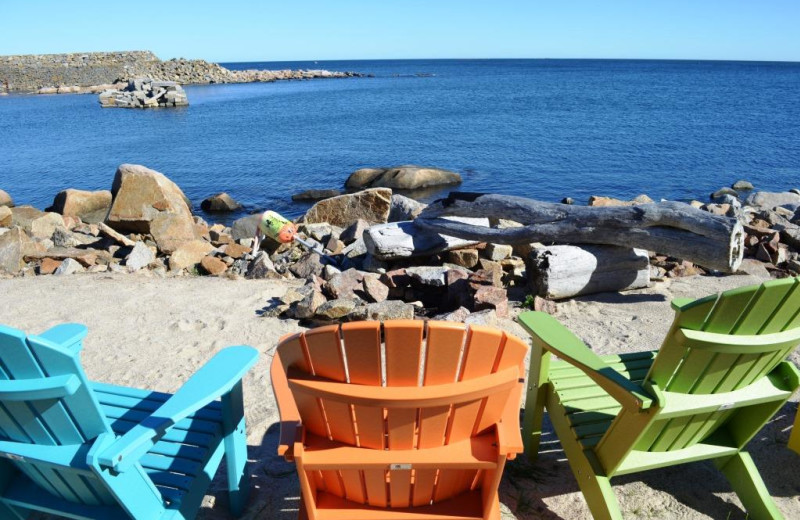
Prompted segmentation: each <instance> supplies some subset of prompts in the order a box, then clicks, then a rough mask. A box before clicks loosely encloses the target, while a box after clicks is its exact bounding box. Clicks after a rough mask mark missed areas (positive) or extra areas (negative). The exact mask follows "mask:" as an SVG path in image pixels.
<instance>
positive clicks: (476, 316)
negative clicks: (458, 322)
mask: <svg viewBox="0 0 800 520" xmlns="http://www.w3.org/2000/svg"><path fill="white" fill-rule="evenodd" d="M497 322H498V320H497V313H496V312H495V311H494V310H492V309H487V310H483V311H478V312H473V313H472V314H470V315H469V316H467V317H466V319H464V323H466V324H467V325H482V326H485V327H496V326H497Z"/></svg>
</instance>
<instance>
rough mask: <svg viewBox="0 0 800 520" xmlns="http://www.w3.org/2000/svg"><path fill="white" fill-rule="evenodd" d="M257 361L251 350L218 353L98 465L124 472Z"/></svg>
mask: <svg viewBox="0 0 800 520" xmlns="http://www.w3.org/2000/svg"><path fill="white" fill-rule="evenodd" d="M257 358H258V351H257V350H256V349H254V348H252V347H246V346H238V347H228V348H226V349H223V350H221V351H220V352H218V353H217V354H216V355H215V356H214V357H213V358H211V359H210V360H209V361H208V362H207V363H206V364H205V365H203V366H202V367H201V368H200V370H198V371H197V372H195V374H194V375H193V376H192V377H190V378H189V380H188V381H186V383H184V385H183V386H182V387H181V388H180V389H179V390H178V391H177V392H175V394H174V395H173V396H172V397H170V398H169V399H168V400H167V401H166V402H165V403H164V404H162V405H161V406H160V407H159V408H158V409H157V410H155V411H154V412H153V413H151V414H150V415H149V416H147V417H145V418H144V419H143V420H142V421H141V422H140V423H139V424H137V425H136V426H134V427H133V428H131V429H130V430H129V431H128V432H127V433H126V434H125V435H123V436H122V437H120V438H119V439H117V440H116V441H114V443H113V444H111V445H110V446H108V448H106V449H105V450H103V451H102V453H100V454H99V456H98V458H97V460H98V462H99V463H100V464H101V465H103V466H106V467H109V468H113V469H114V470H115V471H125V470H126V469H127V468H129V467H130V466H132V465H133V464H135V463H136V462H137V461H138V460H139V458H140V457H141V456H142V455H144V454H145V453H147V452H148V451H149V450H150V449H151V448H152V447H153V445H154V444H155V443H156V442H158V440H159V439H160V438H161V437H162V436H163V435H164V434H165V433H166V432H167V430H169V429H170V428H171V427H172V426H174V425H175V424H176V423H178V422H179V421H181V420H183V419H185V418H186V417H188V416H189V415H191V414H192V413H194V412H196V411H197V410H199V409H200V408H203V407H204V406H206V405H208V404H209V403H210V402H212V401H214V400H216V399H217V398H219V397H220V396H222V395H224V394H227V393H228V392H230V391H231V389H232V388H233V387H234V385H236V384H237V383H238V382H239V381H241V380H242V378H243V377H244V375H245V374H246V373H247V371H248V370H250V368H251V367H252V366H253V364H254V363H255V362H256V359H257Z"/></svg>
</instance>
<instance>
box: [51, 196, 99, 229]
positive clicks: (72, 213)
mask: <svg viewBox="0 0 800 520" xmlns="http://www.w3.org/2000/svg"><path fill="white" fill-rule="evenodd" d="M110 207H111V192H110V191H108V190H100V191H84V190H75V189H72V188H70V189H67V190H64V191H61V192H59V193H58V195H56V197H55V199H53V205H52V206H50V207H49V208H47V210H48V211H54V212H56V213H61V214H62V215H64V216H65V217H78V218H80V219H81V220H82V221H84V222H89V223H92V224H96V223H98V222H102V221H103V220H104V219H105V217H106V214H107V213H108V209H109V208H110Z"/></svg>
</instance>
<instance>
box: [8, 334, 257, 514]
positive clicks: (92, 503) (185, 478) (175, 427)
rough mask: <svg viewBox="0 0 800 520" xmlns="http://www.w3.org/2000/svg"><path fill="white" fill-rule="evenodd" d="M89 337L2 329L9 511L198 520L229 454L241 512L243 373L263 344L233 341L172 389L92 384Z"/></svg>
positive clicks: (234, 501) (244, 481) (234, 503)
mask: <svg viewBox="0 0 800 520" xmlns="http://www.w3.org/2000/svg"><path fill="white" fill-rule="evenodd" d="M86 333H87V330H86V327H84V326H83V325H77V324H64V325H59V326H56V327H53V328H52V329H50V330H48V331H47V332H45V333H43V334H41V335H39V336H27V337H26V336H25V334H24V333H23V332H21V331H18V330H15V329H12V328H9V327H4V326H0V518H2V519H23V518H27V516H28V514H29V513H30V512H31V511H42V512H45V513H50V514H55V515H60V516H64V517H67V518H73V519H108V520H112V519H114V520H116V519H122V518H134V519H137V520H139V519H141V520H156V519H158V520H166V519H181V518H194V517H195V515H196V513H197V510H198V509H199V507H200V503H201V502H202V499H203V496H204V495H205V491H206V490H207V488H208V485H209V483H210V482H211V479H212V478H213V476H214V473H215V472H216V469H217V467H218V466H219V464H220V462H221V459H222V456H223V455H225V458H226V462H227V477H228V489H229V490H230V507H231V511H232V512H233V513H234V514H237V515H238V514H239V513H241V511H242V510H243V507H244V505H245V503H246V500H247V494H248V490H249V483H248V475H247V474H246V473H245V472H244V466H245V462H246V460H247V453H246V449H247V444H246V439H245V424H244V413H243V405H242V377H243V376H244V374H245V373H246V372H247V371H248V370H249V369H250V367H252V366H253V363H255V361H256V358H257V357H258V352H257V351H256V350H255V349H253V348H251V347H242V346H240V347H230V348H226V349H224V350H222V351H221V352H219V353H218V354H217V355H215V356H214V357H213V358H212V359H211V360H210V361H209V362H208V363H207V364H206V365H205V366H203V367H202V368H201V369H200V370H198V371H197V373H195V374H194V375H193V376H192V377H191V378H190V379H189V380H188V381H187V382H186V383H185V384H184V385H183V387H182V388H181V389H180V390H178V391H177V392H176V393H175V394H174V395H170V394H163V393H158V392H149V391H146V390H136V389H133V388H126V387H122V386H114V385H108V384H101V383H94V382H90V381H89V380H88V379H87V378H86V375H85V374H84V372H83V369H82V368H81V365H80V359H79V353H80V350H81V348H82V340H83V338H84V337H85V336H86Z"/></svg>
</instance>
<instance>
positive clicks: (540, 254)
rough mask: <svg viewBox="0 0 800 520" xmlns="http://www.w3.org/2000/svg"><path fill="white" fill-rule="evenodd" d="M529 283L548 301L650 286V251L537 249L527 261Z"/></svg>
mask: <svg viewBox="0 0 800 520" xmlns="http://www.w3.org/2000/svg"><path fill="white" fill-rule="evenodd" d="M526 265H527V272H528V283H529V285H530V287H531V289H532V290H533V292H534V293H536V294H538V295H539V296H543V297H545V298H553V299H560V298H570V297H572V296H580V295H582V294H593V293H598V292H609V291H625V290H629V289H640V288H642V287H647V286H648V285H649V284H650V260H649V258H648V257H647V251H645V250H643V249H631V248H629V247H618V246H601V245H581V246H548V247H542V248H538V249H534V250H533V251H532V252H531V254H530V256H529V257H528V258H527V262H526Z"/></svg>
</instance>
